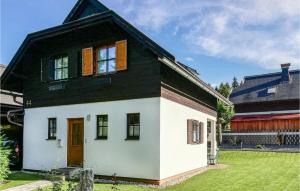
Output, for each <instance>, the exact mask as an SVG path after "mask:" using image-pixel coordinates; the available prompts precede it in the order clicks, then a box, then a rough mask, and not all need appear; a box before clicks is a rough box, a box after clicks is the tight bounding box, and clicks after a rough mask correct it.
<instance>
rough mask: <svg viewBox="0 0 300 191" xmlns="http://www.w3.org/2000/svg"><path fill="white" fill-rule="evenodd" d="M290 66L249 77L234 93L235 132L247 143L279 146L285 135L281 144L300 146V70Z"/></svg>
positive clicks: (232, 95)
mask: <svg viewBox="0 0 300 191" xmlns="http://www.w3.org/2000/svg"><path fill="white" fill-rule="evenodd" d="M289 67H290V64H282V65H281V69H282V71H281V72H277V73H269V74H262V75H254V76H246V77H245V79H244V84H243V85H241V86H240V87H238V88H236V89H234V90H233V92H232V93H231V95H230V101H232V102H233V103H234V107H235V111H236V114H235V116H234V117H233V118H232V120H231V131H232V132H233V133H238V134H237V135H239V139H241V140H242V141H243V142H244V143H251V144H278V139H277V137H278V135H279V134H281V135H286V136H285V138H286V139H285V140H283V142H282V143H281V144H299V129H300V111H299V107H300V106H299V99H300V96H299V80H300V78H299V77H300V70H289ZM239 133H240V134H239ZM247 133H248V134H247ZM225 135H226V134H225ZM250 135H252V136H250ZM263 137H265V138H263Z"/></svg>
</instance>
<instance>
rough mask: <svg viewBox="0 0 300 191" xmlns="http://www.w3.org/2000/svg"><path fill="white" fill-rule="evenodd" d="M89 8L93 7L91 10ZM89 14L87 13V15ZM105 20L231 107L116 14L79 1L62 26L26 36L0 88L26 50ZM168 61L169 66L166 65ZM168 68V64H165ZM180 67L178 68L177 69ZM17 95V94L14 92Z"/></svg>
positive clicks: (91, 2)
mask: <svg viewBox="0 0 300 191" xmlns="http://www.w3.org/2000/svg"><path fill="white" fill-rule="evenodd" d="M91 6H92V7H91ZM86 10H89V11H86ZM107 20H112V21H113V22H114V23H116V24H117V25H118V26H120V27H121V28H122V29H123V30H125V31H126V32H128V33H129V34H131V35H132V37H133V38H135V39H136V40H138V41H139V42H140V43H142V44H143V45H144V46H145V47H147V48H149V49H150V50H151V51H152V52H153V53H154V54H156V55H157V56H158V58H161V59H160V61H162V63H165V64H166V62H164V61H163V60H168V63H171V65H174V67H172V68H173V69H174V68H177V69H178V70H176V71H177V72H182V74H183V76H185V77H186V78H187V79H189V80H191V79H193V78H196V81H197V82H194V81H193V80H191V81H192V82H194V83H196V84H197V83H198V84H200V85H199V87H201V88H203V89H204V90H206V91H207V92H208V93H210V94H211V95H213V96H214V97H216V98H217V99H220V100H221V101H223V102H224V103H226V104H230V105H231V102H230V101H229V100H228V99H226V98H225V97H223V96H222V95H221V94H219V93H218V92H217V91H215V90H214V89H213V88H210V87H209V86H208V85H207V84H206V83H205V82H203V81H202V80H200V79H199V78H198V77H197V76H196V75H195V73H196V72H195V70H193V69H191V68H190V67H187V66H185V65H184V67H183V65H182V64H180V63H178V62H176V60H175V57H174V56H173V55H172V54H171V53H169V52H168V51H167V50H165V49H163V48H162V47H161V46H159V45H158V44H157V43H155V42H154V41H153V40H151V39H150V38H149V37H147V36H146V35H145V34H143V33H142V32H140V31H139V30H138V29H136V28H135V27H134V26H132V25H131V24H130V23H128V22H127V21H126V20H124V19H123V18H122V17H120V16H119V15H118V14H116V13H115V12H114V11H112V10H109V9H108V8H107V7H106V6H104V5H103V4H101V3H100V2H98V0H78V1H77V3H76V4H75V6H74V7H73V9H72V10H71V12H70V13H69V14H68V16H67V17H66V19H65V21H64V22H63V24H62V25H58V26H55V27H52V28H48V29H45V30H41V31H38V32H34V33H31V34H29V35H27V37H26V38H25V40H24V41H23V43H22V44H21V46H20V48H19V49H18V51H17V52H16V54H15V55H14V57H13V59H12V60H11V62H10V63H9V65H8V67H7V70H6V71H5V72H4V74H3V76H1V82H2V83H1V87H3V86H4V85H5V82H6V81H7V79H8V78H9V77H10V75H14V73H13V71H14V69H15V68H16V66H17V64H18V62H19V61H20V59H21V58H22V56H23V55H24V53H25V52H26V51H27V50H28V48H29V47H30V46H31V44H32V43H34V42H36V41H38V40H41V39H45V38H49V37H53V36H56V35H60V34H63V33H66V32H70V31H72V30H74V28H84V27H89V26H93V25H96V24H98V23H101V22H105V21H107ZM169 61H170V62H169ZM167 65H168V64H167ZM178 66H179V67H178ZM14 91H16V90H14Z"/></svg>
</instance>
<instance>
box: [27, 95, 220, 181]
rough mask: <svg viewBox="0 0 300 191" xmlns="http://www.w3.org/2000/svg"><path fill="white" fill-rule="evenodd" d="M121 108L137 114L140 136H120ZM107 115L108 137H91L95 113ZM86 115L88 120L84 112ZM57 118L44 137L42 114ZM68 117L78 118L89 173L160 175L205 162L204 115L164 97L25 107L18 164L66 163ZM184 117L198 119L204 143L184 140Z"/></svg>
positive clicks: (45, 125) (45, 124)
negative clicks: (53, 132) (51, 136)
mask: <svg viewBox="0 0 300 191" xmlns="http://www.w3.org/2000/svg"><path fill="white" fill-rule="evenodd" d="M127 113H140V116H141V118H140V121H141V129H140V140H125V138H126V125H127V122H126V121H127V120H126V115H127ZM101 114H107V115H108V139H107V140H95V138H96V115H101ZM88 115H90V120H87V116H88ZM52 117H56V118H57V139H61V140H62V146H61V147H60V146H59V145H58V141H57V140H46V139H47V136H48V118H52ZM68 118H84V139H85V141H84V167H85V168H92V169H93V170H94V173H95V174H99V175H108V176H111V175H112V174H113V173H116V174H117V176H122V177H133V178H145V179H156V180H160V179H164V178H168V177H171V176H174V175H177V174H180V173H183V172H186V171H190V170H194V169H197V168H200V167H203V166H206V165H207V140H206V137H207V136H206V133H207V129H206V127H207V119H211V120H215V117H212V116H209V115H207V114H204V113H202V112H199V111H197V110H194V109H191V108H189V107H186V106H183V105H181V104H178V103H175V102H172V101H169V100H167V99H164V98H146V99H134V100H123V101H113V102H101V103H90V104H76V105H65V106H55V107H42V108H32V109H26V110H25V117H24V159H23V168H24V169H34V170H51V169H53V168H62V167H66V166H67V127H68ZM187 119H196V120H199V121H202V122H203V123H204V127H205V128H204V143H203V144H200V145H188V144H187V132H186V131H187Z"/></svg>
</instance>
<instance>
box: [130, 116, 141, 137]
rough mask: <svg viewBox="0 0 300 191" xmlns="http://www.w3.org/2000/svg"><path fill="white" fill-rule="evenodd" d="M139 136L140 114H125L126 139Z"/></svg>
mask: <svg viewBox="0 0 300 191" xmlns="http://www.w3.org/2000/svg"><path fill="white" fill-rule="evenodd" d="M139 138H140V114H139V113H128V114H127V139H139Z"/></svg>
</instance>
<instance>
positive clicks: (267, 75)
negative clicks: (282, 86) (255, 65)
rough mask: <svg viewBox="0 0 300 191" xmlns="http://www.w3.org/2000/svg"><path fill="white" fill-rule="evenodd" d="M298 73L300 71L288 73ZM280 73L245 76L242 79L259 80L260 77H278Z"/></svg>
mask: <svg viewBox="0 0 300 191" xmlns="http://www.w3.org/2000/svg"><path fill="white" fill-rule="evenodd" d="M297 72H300V69H295V70H290V71H289V73H297ZM280 74H281V72H272V73H266V74H257V75H252V76H245V77H244V79H245V80H246V79H254V78H260V77H269V76H275V75H280Z"/></svg>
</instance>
